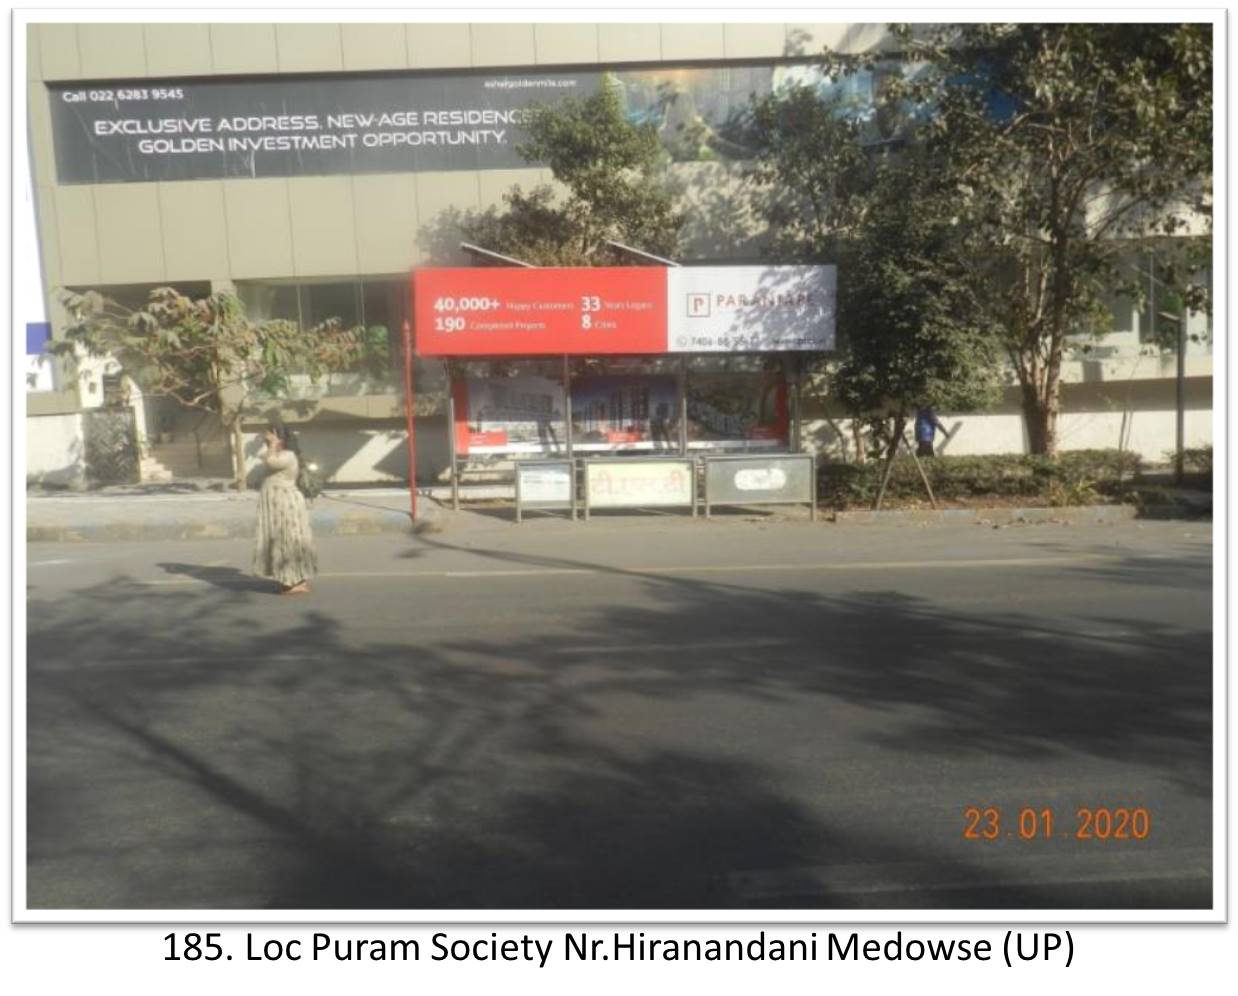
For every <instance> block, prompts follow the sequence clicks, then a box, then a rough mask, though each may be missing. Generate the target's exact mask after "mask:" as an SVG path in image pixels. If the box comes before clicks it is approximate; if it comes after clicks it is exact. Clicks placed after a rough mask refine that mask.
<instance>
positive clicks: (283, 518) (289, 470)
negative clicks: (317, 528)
mask: <svg viewBox="0 0 1238 996" xmlns="http://www.w3.org/2000/svg"><path fill="white" fill-rule="evenodd" d="M263 439H265V440H266V444H267V448H266V450H265V451H264V452H263V454H262V462H263V463H264V464H265V465H266V468H267V471H268V473H267V476H266V479H265V480H264V481H263V482H262V488H261V490H260V491H259V492H258V536H257V541H256V543H255V544H254V573H255V574H259V575H261V576H262V577H267V578H274V579H275V580H276V581H278V582H279V583H280V586H281V588H282V591H281V594H284V595H304V594H306V593H308V592H309V590H310V589H309V579H310V578H311V577H313V576H314V574H315V573H317V571H318V554H317V551H315V549H314V537H313V534H312V533H311V532H310V521H309V506H308V505H306V504H305V496H304V495H302V494H301V492H300V490H299V489H298V488H297V471H298V470H299V469H300V451H299V449H298V447H297V443H296V438H295V437H294V436H293V434H292V431H291V430H290V429H289V428H288V427H287V426H286V425H283V424H282V423H281V424H275V425H272V426H271V427H270V428H268V429H267V431H266V432H265V433H264V434H263Z"/></svg>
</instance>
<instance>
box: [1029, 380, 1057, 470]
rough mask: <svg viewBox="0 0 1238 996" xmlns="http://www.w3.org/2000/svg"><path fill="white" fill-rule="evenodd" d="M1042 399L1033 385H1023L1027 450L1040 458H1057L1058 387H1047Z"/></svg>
mask: <svg viewBox="0 0 1238 996" xmlns="http://www.w3.org/2000/svg"><path fill="white" fill-rule="evenodd" d="M1047 387H1048V390H1047V391H1046V393H1047V394H1048V395H1049V397H1047V398H1042V397H1041V396H1040V392H1039V391H1038V390H1037V389H1036V386H1035V385H1029V384H1025V385H1023V389H1022V390H1023V422H1024V424H1025V425H1026V427H1027V443H1028V449H1029V450H1030V451H1031V452H1032V453H1033V454H1037V455H1040V456H1049V457H1052V456H1057V417H1058V412H1059V409H1060V398H1059V385H1058V384H1057V382H1056V381H1054V382H1053V383H1052V384H1050V385H1047Z"/></svg>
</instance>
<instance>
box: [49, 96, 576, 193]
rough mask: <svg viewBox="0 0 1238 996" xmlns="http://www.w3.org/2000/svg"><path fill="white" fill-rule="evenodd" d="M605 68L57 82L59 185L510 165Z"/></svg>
mask: <svg viewBox="0 0 1238 996" xmlns="http://www.w3.org/2000/svg"><path fill="white" fill-rule="evenodd" d="M600 81H601V74H600V73H557V74H521V75H512V76H496V75H494V74H488V75H473V76H464V75H452V76H436V77H425V76H400V77H392V76H387V77H375V76H371V77H358V76H342V77H317V78H313V79H284V80H259V81H234V80H228V81H215V80H206V81H193V82H186V81H181V80H173V81H166V82H159V81H150V80H142V81H134V82H127V83H107V84H98V85H89V84H88V85H82V84H50V85H49V86H48V91H49V97H50V100H51V111H52V134H53V141H54V144H55V150H56V172H57V177H58V180H59V182H60V183H65V184H72V183H127V182H143V181H147V182H150V181H169V180H203V179H223V178H229V177H276V176H326V175H332V174H348V173H403V172H419V171H422V170H480V169H512V168H518V167H522V166H527V165H528V163H527V162H526V161H525V160H524V159H523V158H522V157H521V156H520V154H519V153H518V152H517V151H516V145H517V144H518V143H519V142H520V141H522V140H523V139H524V138H525V132H524V130H523V127H522V125H523V122H524V120H525V117H526V115H527V113H528V108H529V107H530V106H531V105H533V104H536V103H553V102H555V101H556V100H557V99H559V98H561V97H563V96H567V95H572V96H581V97H584V96H588V95H590V94H592V93H594V92H596V91H597V88H598V86H599V85H600Z"/></svg>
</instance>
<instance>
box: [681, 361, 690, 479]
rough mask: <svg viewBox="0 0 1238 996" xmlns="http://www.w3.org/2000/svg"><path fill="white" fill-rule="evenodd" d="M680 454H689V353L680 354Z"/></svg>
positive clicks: (683, 455)
mask: <svg viewBox="0 0 1238 996" xmlns="http://www.w3.org/2000/svg"><path fill="white" fill-rule="evenodd" d="M679 455H680V456H682V457H686V456H687V455H688V354H687V353H681V354H680V356H679Z"/></svg>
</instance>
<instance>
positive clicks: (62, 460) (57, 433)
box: [26, 414, 86, 488]
mask: <svg viewBox="0 0 1238 996" xmlns="http://www.w3.org/2000/svg"><path fill="white" fill-rule="evenodd" d="M26 484H27V485H31V484H45V485H50V486H53V487H68V488H81V487H85V484H86V462H85V453H84V448H83V444H82V416H81V415H80V414H72V415H33V416H28V417H27V418H26Z"/></svg>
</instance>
